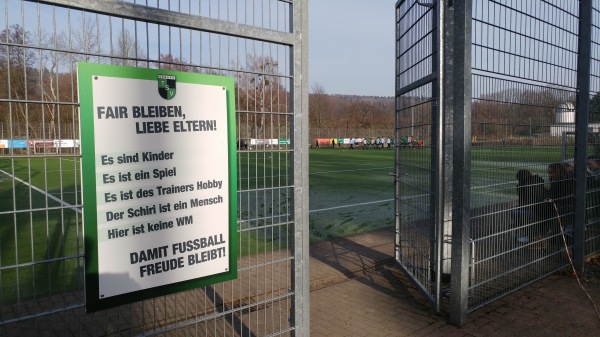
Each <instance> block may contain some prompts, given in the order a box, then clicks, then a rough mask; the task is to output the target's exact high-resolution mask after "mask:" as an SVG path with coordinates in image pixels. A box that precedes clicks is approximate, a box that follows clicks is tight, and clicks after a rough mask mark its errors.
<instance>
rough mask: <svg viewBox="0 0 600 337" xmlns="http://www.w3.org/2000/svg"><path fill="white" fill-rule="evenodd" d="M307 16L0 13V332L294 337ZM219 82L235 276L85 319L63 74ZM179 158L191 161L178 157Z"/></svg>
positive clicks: (199, 11)
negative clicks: (235, 147) (127, 70)
mask: <svg viewBox="0 0 600 337" xmlns="http://www.w3.org/2000/svg"><path fill="white" fill-rule="evenodd" d="M306 36H307V8H306V2H305V1H290V0H258V1H256V0H252V1H251V0H235V1H234V0H206V1H202V0H200V1H187V0H179V1H157V0H131V1H118V0H105V1H87V0H56V1H25V0H2V1H0V76H1V80H0V83H1V84H0V126H1V133H0V141H2V142H1V143H0V151H1V152H0V335H3V336H17V335H18V336H24V335H31V336H67V335H93V336H105V335H181V336H189V335H210V336H225V335H227V336H233V335H240V336H266V335H269V336H277V335H294V334H298V335H304V334H308V331H309V321H308V312H309V302H308V295H309V293H308V201H307V200H308V198H307V194H306V193H307V192H306V191H307V190H308V188H307V187H308V183H307V172H308V169H307V168H308V146H307V145H308V143H309V140H308V118H307V117H306V113H307V111H308V107H307V104H308V103H307V102H308V90H307V83H306V78H307V68H306V64H307V62H306V58H307V53H306V43H307V39H306ZM78 61H86V62H93V63H101V64H114V65H127V66H135V67H141V68H153V69H172V70H180V71H189V72H197V73H205V74H214V75H222V76H231V77H233V78H235V86H236V87H235V100H236V109H237V133H238V134H237V138H238V139H246V138H248V139H249V138H257V139H290V140H291V144H290V145H286V146H281V147H277V148H265V147H260V148H254V149H252V150H248V149H240V150H239V151H238V154H237V160H238V173H239V174H238V183H237V185H238V233H237V235H238V242H239V247H238V251H239V258H238V277H237V279H235V280H233V281H228V282H223V283H220V284H214V285H211V286H206V287H201V288H196V289H193V290H189V291H185V292H180V293H176V294H173V295H167V296H161V297H157V298H152V299H148V300H144V301H140V302H135V303H132V304H127V305H121V306H119V307H116V308H113V309H108V310H103V311H100V312H95V313H86V312H85V309H84V307H85V297H84V293H85V284H84V281H83V280H84V272H83V270H84V258H85V256H84V253H83V252H84V245H85V244H86V243H84V236H83V234H84V233H83V223H82V221H83V219H82V216H81V209H82V207H85V205H83V204H82V197H81V186H80V158H81V156H80V153H79V147H78V139H79V132H80V131H79V130H80V125H79V115H78V113H79V112H78V104H79V98H78V96H77V79H76V70H77V69H76V62H78ZM190 155H193V154H190Z"/></svg>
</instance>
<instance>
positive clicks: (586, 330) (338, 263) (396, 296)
mask: <svg viewBox="0 0 600 337" xmlns="http://www.w3.org/2000/svg"><path fill="white" fill-rule="evenodd" d="M393 240H394V233H393V230H392V229H383V230H378V231H374V232H370V233H366V234H361V235H357V236H354V237H349V238H339V239H335V240H333V241H327V242H321V243H318V244H316V245H314V246H311V262H310V263H311V264H310V271H311V298H310V306H311V308H310V309H311V310H310V314H311V329H310V330H311V335H312V336H336V337H337V336H370V337H376V336H386V337H388V336H578V337H579V336H599V335H600V317H598V315H597V313H596V311H595V309H594V306H593V305H592V303H591V301H590V300H589V298H588V297H587V295H586V293H585V292H584V291H583V290H582V289H581V287H580V286H579V284H578V283H577V280H576V279H575V278H573V277H572V276H569V275H560V274H555V275H551V276H549V277H547V278H545V279H543V280H541V281H538V282H536V283H534V284H533V285H530V286H528V287H525V288H524V289H521V290H519V291H517V292H515V293H513V294H511V295H509V296H507V297H504V298H503V299H501V300H498V301H496V302H494V303H492V304H489V305H487V306H485V307H483V308H481V309H479V310H477V311H475V312H473V313H471V314H470V315H469V321H468V322H467V324H465V325H464V326H463V327H462V328H457V327H455V326H452V325H450V324H447V323H446V319H447V317H445V316H444V315H443V314H438V313H436V312H435V311H434V310H432V309H431V307H430V306H429V305H428V304H427V303H426V302H425V300H424V299H423V297H422V296H421V294H420V293H419V292H418V291H417V290H416V288H415V287H414V286H412V285H411V283H410V282H409V281H408V279H407V278H406V277H405V276H404V274H403V273H402V271H401V270H400V269H399V268H398V267H397V265H396V264H395V262H394V259H393V257H392V256H393ZM583 285H584V287H585V288H586V290H587V291H588V293H589V294H590V296H591V297H592V298H593V299H594V301H595V302H596V305H600V284H593V283H583ZM599 309H600V308H599Z"/></svg>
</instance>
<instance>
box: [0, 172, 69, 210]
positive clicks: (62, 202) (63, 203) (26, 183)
mask: <svg viewBox="0 0 600 337" xmlns="http://www.w3.org/2000/svg"><path fill="white" fill-rule="evenodd" d="M0 172H2V173H4V174H6V175H7V176H9V177H11V178H13V179H14V180H16V181H18V182H20V183H22V184H25V185H28V186H29V187H31V188H32V189H34V190H36V191H38V192H40V193H42V194H45V195H46V196H47V197H48V198H50V199H52V200H54V201H56V202H58V203H59V204H61V205H63V206H67V207H71V209H72V210H74V211H75V212H77V213H81V208H78V207H75V206H73V205H71V204H69V203H66V202H64V201H62V200H60V199H58V198H57V197H55V196H53V195H52V194H50V193H47V192H45V191H43V190H41V189H39V188H37V187H35V186H33V185H31V184H30V183H28V182H26V181H25V180H23V179H20V178H17V177H15V176H13V175H12V174H10V173H8V172H6V171H4V170H0Z"/></svg>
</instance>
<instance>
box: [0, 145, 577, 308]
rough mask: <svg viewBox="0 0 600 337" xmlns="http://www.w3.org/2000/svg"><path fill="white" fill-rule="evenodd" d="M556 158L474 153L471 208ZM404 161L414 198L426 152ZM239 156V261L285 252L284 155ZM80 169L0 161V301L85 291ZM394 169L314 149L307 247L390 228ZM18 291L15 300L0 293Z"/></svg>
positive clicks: (552, 153) (359, 153) (551, 150)
mask: <svg viewBox="0 0 600 337" xmlns="http://www.w3.org/2000/svg"><path fill="white" fill-rule="evenodd" d="M560 150H561V149H560V148H559V147H556V146H549V147H494V148H485V147H474V148H473V153H472V171H471V182H472V186H473V189H472V198H471V200H472V205H473V206H474V207H479V206H485V205H491V204H499V203H502V202H506V201H510V200H514V199H515V198H516V195H515V189H514V186H515V179H514V175H515V172H516V171H517V170H518V169H519V168H528V169H530V170H532V171H533V172H534V173H538V174H540V175H541V176H543V177H544V178H545V177H546V174H545V170H546V166H547V164H549V163H551V162H556V161H560V160H561V151H560ZM400 153H401V159H400V162H401V171H402V172H401V173H402V175H401V177H400V179H401V181H402V183H403V184H404V185H405V186H409V187H411V188H412V187H414V191H415V192H414V194H415V195H417V194H419V193H422V192H423V191H426V190H427V188H429V187H430V185H429V184H430V180H429V176H430V172H431V166H430V164H429V162H430V157H431V153H430V151H429V149H427V148H424V149H422V150H402V151H400ZM567 157H568V158H572V152H571V153H567ZM238 158H239V162H238V177H239V178H238V190H239V193H238V198H239V200H238V205H239V207H238V216H239V221H238V223H239V231H240V236H239V251H240V254H243V255H247V254H254V253H257V252H261V251H271V250H274V249H281V248H286V247H288V243H289V239H290V233H291V232H292V231H291V227H290V226H288V225H285V223H287V221H288V219H289V214H292V213H293V211H292V210H290V209H289V208H290V207H291V203H290V200H291V198H290V195H291V193H293V189H292V182H291V180H290V176H291V168H292V163H291V156H290V153H289V152H286V151H272V152H259V151H241V152H240V153H239V156H238ZM79 167H80V165H79V158H78V157H76V156H74V157H46V158H42V157H31V158H15V159H8V158H2V157H0V170H1V171H0V280H1V282H2V284H0V301H1V302H3V303H6V302H12V301H14V300H16V299H17V298H28V297H35V296H41V295H47V294H54V293H63V292H64V290H65V289H82V288H83V226H82V215H81V209H80V206H81V203H82V201H81V200H80V199H79V198H80V196H81V193H80V190H81V186H80V171H79ZM393 170H394V151H393V150H387V149H381V150H374V149H370V150H350V149H345V148H335V149H332V148H320V149H311V150H310V162H309V174H308V176H309V186H310V189H309V205H310V206H309V207H310V210H309V222H310V235H311V241H312V242H315V241H320V240H326V239H330V238H334V237H339V236H347V235H351V234H355V233H359V232H364V231H369V230H373V229H376V228H382V227H390V226H393V225H394V209H393V198H394V178H393V176H392V175H390V173H391V172H393ZM408 190H410V189H408ZM403 197H410V196H406V195H405V196H403ZM281 224H284V225H281ZM17 266H18V267H17ZM14 284H18V285H19V290H18V292H6V291H2V289H11V288H12V287H14Z"/></svg>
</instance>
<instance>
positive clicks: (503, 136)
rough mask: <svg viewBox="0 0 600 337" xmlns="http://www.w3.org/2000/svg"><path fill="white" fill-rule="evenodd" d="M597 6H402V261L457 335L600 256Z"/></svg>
mask: <svg viewBox="0 0 600 337" xmlns="http://www.w3.org/2000/svg"><path fill="white" fill-rule="evenodd" d="M598 7H599V6H598V3H596V2H594V3H593V5H592V2H591V1H543V0H540V1H488V0H473V1H465V2H457V1H437V2H435V3H432V4H426V3H423V2H419V1H399V2H398V4H397V39H396V41H397V52H396V53H397V58H396V59H397V67H396V68H397V69H396V74H397V76H396V78H397V82H396V87H397V92H396V97H397V101H396V104H397V130H396V132H397V136H398V135H402V134H404V133H407V132H408V131H407V130H408V129H410V128H420V129H419V132H421V133H423V134H424V137H426V139H427V134H429V135H430V137H429V144H430V146H427V149H428V151H424V152H423V153H422V154H420V155H419V156H414V155H413V154H412V153H411V154H406V153H403V152H402V151H397V165H396V174H397V195H398V197H397V206H396V209H397V215H396V216H397V221H396V227H397V240H396V242H397V248H396V258H397V260H398V261H399V263H400V264H401V266H403V268H404V269H405V271H406V272H407V273H408V274H409V275H411V277H412V278H413V280H414V281H415V283H416V284H418V285H419V287H420V289H421V290H422V291H423V293H424V294H425V295H426V296H427V297H428V298H429V299H430V301H431V302H432V303H433V304H435V305H436V306H437V308H438V309H440V308H441V307H442V306H443V304H444V303H446V302H447V303H448V304H449V305H450V308H451V311H450V312H451V313H450V317H451V321H452V322H453V323H455V324H459V325H460V324H462V323H464V322H465V320H466V314H467V313H468V312H470V311H472V310H475V309H477V308H479V307H481V306H483V305H485V304H487V303H490V302H492V301H494V300H496V299H498V298H500V297H502V296H505V295H507V294H509V293H511V292H513V291H514V290H516V289H519V288H521V287H523V286H526V285H528V284H530V283H532V282H534V281H535V280H538V279H540V278H542V277H545V276H547V275H549V274H551V273H553V272H556V271H557V270H560V269H561V268H564V267H566V266H568V265H569V256H570V257H571V258H572V259H573V261H574V265H575V267H576V268H578V269H579V270H581V269H582V268H583V266H584V259H585V257H586V256H589V255H590V254H594V253H597V252H599V251H600V228H599V223H598V220H600V219H599V216H598V211H597V209H598V207H599V206H600V204H599V203H598V198H597V193H598V192H597V189H598V184H597V182H596V174H597V172H596V171H595V165H596V164H595V160H594V159H596V158H598V155H599V152H598V150H599V149H598V126H599V125H598V121H599V120H598V116H599V115H598V113H599V111H600V110H598V105H597V104H598V103H597V102H598V97H599V96H598V91H599V88H600V87H599V85H600V82H599V81H598V75H599V72H598V55H597V53H598V42H599V41H598V22H599V16H598V13H599V12H598V9H599V8H598ZM415 116H417V117H415ZM419 116H422V119H421V120H422V121H423V122H422V123H419V122H417V121H419ZM588 158H591V160H588ZM442 177H443V178H442Z"/></svg>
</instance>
